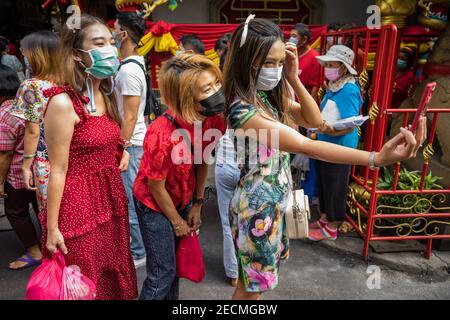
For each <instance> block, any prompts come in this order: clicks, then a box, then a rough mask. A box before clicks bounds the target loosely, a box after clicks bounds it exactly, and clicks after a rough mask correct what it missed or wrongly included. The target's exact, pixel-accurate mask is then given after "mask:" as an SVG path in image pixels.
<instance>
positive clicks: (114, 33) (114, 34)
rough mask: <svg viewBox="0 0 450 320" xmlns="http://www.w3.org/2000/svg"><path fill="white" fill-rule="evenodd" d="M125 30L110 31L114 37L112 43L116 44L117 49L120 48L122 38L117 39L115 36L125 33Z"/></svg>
mask: <svg viewBox="0 0 450 320" xmlns="http://www.w3.org/2000/svg"><path fill="white" fill-rule="evenodd" d="M125 32H126V31H120V32H115V31H113V32H111V34H112V36H113V38H114V45H115V46H116V48H117V50H120V48H122V42H123V40H119V39H118V37H117V36H118V35H119V34H122V33H125Z"/></svg>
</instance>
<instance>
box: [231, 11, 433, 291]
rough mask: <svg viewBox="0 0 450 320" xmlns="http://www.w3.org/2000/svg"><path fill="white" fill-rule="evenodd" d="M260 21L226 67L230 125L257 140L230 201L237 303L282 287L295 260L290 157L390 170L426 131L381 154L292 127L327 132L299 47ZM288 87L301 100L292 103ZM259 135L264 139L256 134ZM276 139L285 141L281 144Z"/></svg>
mask: <svg viewBox="0 0 450 320" xmlns="http://www.w3.org/2000/svg"><path fill="white" fill-rule="evenodd" d="M252 18H253V16H250V17H249V18H248V19H247V21H246V22H245V23H242V24H241V25H240V26H239V27H238V28H237V30H236V31H235V33H234V35H233V38H232V40H231V46H230V50H229V52H228V55H227V59H226V62H225V66H224V84H225V90H224V91H225V99H226V106H227V111H226V114H227V117H228V124H229V126H230V128H232V129H235V130H236V129H241V130H239V131H240V133H239V134H238V135H245V136H248V137H249V140H250V143H249V148H250V150H249V154H250V157H251V158H250V161H249V163H250V168H249V171H248V172H246V173H245V175H244V177H243V178H242V179H241V181H240V183H239V186H238V188H237V189H236V191H235V193H234V196H233V199H232V200H231V204H230V210H231V215H232V220H233V223H232V231H233V236H234V240H235V245H236V251H237V257H238V265H239V267H240V277H239V283H238V287H237V288H236V291H235V293H234V295H233V299H259V298H260V297H261V293H263V292H265V291H268V290H272V289H274V288H275V287H276V286H277V284H278V273H279V266H280V261H281V260H283V259H286V258H287V257H288V256H289V241H288V238H287V235H286V233H285V222H284V214H285V212H286V207H287V201H288V198H289V194H290V193H291V192H292V179H291V172H290V162H289V153H304V154H307V155H308V156H309V157H312V158H315V159H319V160H322V161H327V162H333V163H341V164H355V165H363V166H368V165H370V166H371V167H375V166H383V165H387V164H390V163H396V162H398V161H402V160H404V159H408V158H410V157H412V156H414V155H415V153H416V152H417V149H418V148H419V145H420V144H421V143H422V142H423V140H424V134H425V129H426V128H425V121H424V119H422V120H421V122H420V129H419V130H418V132H417V134H416V136H415V137H414V135H413V134H412V133H411V132H410V131H408V130H407V129H404V128H402V129H401V132H400V133H399V134H398V135H397V136H396V137H394V138H393V139H392V140H390V141H388V142H387V143H386V144H385V146H384V147H383V148H382V150H381V152H372V153H371V152H367V151H360V150H355V149H351V148H346V147H343V146H339V145H335V144H330V143H327V142H323V141H315V140H310V139H308V138H306V137H304V136H302V135H301V134H300V133H299V132H297V131H296V130H294V129H292V128H291V127H290V125H291V124H296V125H300V126H303V127H307V128H308V127H320V126H321V125H322V123H323V122H322V118H321V115H320V111H319V108H318V107H317V105H316V103H315V101H314V99H313V98H312V97H311V96H310V95H309V94H308V92H307V90H306V89H305V87H304V86H303V85H302V83H301V82H300V80H299V78H298V74H297V70H298V59H297V52H296V50H297V49H296V48H295V47H294V46H291V45H289V44H288V45H286V44H285V43H284V42H283V34H282V32H281V30H280V28H279V27H278V26H277V25H275V24H274V23H272V22H271V21H268V20H264V19H253V20H252ZM288 84H289V85H290V86H291V87H292V89H293V90H294V92H295V95H296V96H297V98H298V101H299V102H300V103H296V102H294V101H292V100H290V99H289V98H287V97H289V96H290V95H289V91H288V90H287V87H288ZM255 131H256V133H257V134H259V136H258V135H257V136H256V137H255V135H254V134H252V132H253V133H254V132H255ZM264 132H265V133H266V136H267V137H266V138H264V137H262V133H264ZM272 135H276V138H277V139H274V141H275V143H274V144H275V145H272ZM256 140H258V141H256ZM257 142H260V145H259V146H258V143H257Z"/></svg>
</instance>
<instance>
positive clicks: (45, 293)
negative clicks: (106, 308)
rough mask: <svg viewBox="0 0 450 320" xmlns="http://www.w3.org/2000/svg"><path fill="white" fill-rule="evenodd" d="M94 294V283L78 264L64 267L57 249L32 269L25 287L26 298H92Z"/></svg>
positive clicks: (63, 260)
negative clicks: (50, 257) (49, 257)
mask: <svg viewBox="0 0 450 320" xmlns="http://www.w3.org/2000/svg"><path fill="white" fill-rule="evenodd" d="M95 296H96V288H95V284H94V283H93V282H92V281H91V280H90V279H89V278H88V277H86V276H85V275H83V274H82V273H81V272H80V268H79V267H78V266H68V267H66V262H65V259H64V256H63V254H62V253H61V251H59V250H58V251H57V252H56V253H55V254H54V256H53V259H52V260H50V259H44V261H43V262H42V265H41V266H39V267H38V268H36V270H34V271H33V273H32V274H31V277H30V281H29V282H28V285H27V289H26V300H93V299H95Z"/></svg>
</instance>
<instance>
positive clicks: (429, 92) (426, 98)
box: [411, 82, 436, 133]
mask: <svg viewBox="0 0 450 320" xmlns="http://www.w3.org/2000/svg"><path fill="white" fill-rule="evenodd" d="M434 89H436V82H431V83H429V84H427V86H426V87H425V91H424V92H423V95H422V99H420V103H419V106H418V107H417V111H416V114H415V115H414V120H413V122H412V124H411V132H412V133H416V131H417V128H418V126H419V120H420V117H422V116H425V115H426V113H427V108H428V104H429V103H430V101H431V98H432V97H433V92H434Z"/></svg>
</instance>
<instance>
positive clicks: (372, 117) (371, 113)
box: [369, 102, 380, 125]
mask: <svg viewBox="0 0 450 320" xmlns="http://www.w3.org/2000/svg"><path fill="white" fill-rule="evenodd" d="M379 113H380V108H379V107H378V104H377V102H374V103H373V104H372V107H371V108H370V110H369V118H370V123H371V124H372V125H373V124H374V123H375V120H376V118H377V117H378V114H379Z"/></svg>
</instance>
